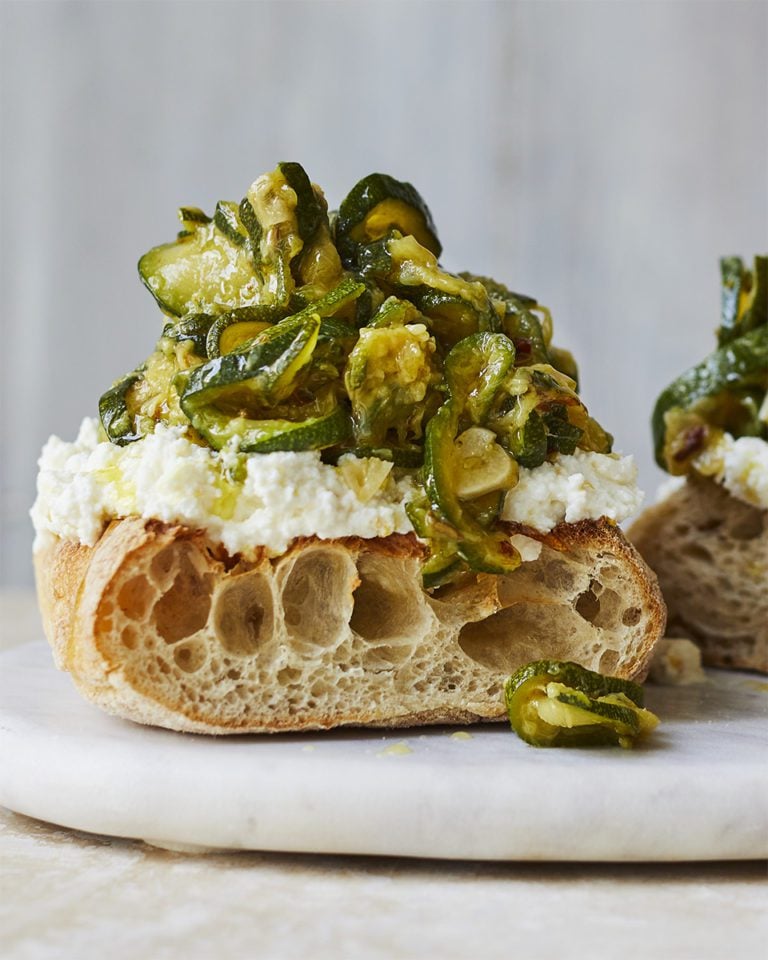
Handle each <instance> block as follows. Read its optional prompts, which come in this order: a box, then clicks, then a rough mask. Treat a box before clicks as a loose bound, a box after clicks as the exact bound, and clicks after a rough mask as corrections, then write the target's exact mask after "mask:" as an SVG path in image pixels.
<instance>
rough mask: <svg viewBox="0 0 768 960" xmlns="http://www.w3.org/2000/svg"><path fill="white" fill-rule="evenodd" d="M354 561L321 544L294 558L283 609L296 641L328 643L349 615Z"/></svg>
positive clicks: (287, 627)
mask: <svg viewBox="0 0 768 960" xmlns="http://www.w3.org/2000/svg"><path fill="white" fill-rule="evenodd" d="M354 578H355V570H354V565H353V564H352V563H351V562H350V560H349V558H348V556H347V555H346V554H345V553H344V552H343V551H341V550H336V549H329V548H323V547H317V548H314V549H309V550H306V551H305V552H304V553H302V554H301V555H300V556H299V557H298V559H296V560H294V561H292V562H291V565H290V572H289V573H288V575H287V577H286V579H285V583H284V586H283V611H284V614H285V626H286V631H287V633H288V637H289V638H290V639H291V640H292V641H293V643H294V644H298V645H301V644H304V643H307V644H311V645H312V646H314V647H327V646H328V643H329V641H332V640H335V639H336V637H338V635H339V632H340V631H341V629H342V628H343V627H344V626H345V625H346V623H347V620H348V617H349V597H350V594H351V591H352V586H353V583H354Z"/></svg>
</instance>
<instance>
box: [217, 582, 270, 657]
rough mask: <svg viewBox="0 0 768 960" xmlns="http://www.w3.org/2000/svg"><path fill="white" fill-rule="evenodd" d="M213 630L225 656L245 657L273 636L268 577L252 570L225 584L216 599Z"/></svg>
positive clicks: (253, 652)
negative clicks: (225, 652)
mask: <svg viewBox="0 0 768 960" xmlns="http://www.w3.org/2000/svg"><path fill="white" fill-rule="evenodd" d="M213 626H214V631H215V633H216V637H217V638H218V641H219V643H220V644H221V645H222V647H223V648H224V649H225V650H226V651H227V652H228V653H232V654H235V655H236V656H240V657H247V656H252V655H253V654H255V653H256V652H257V651H258V650H259V649H261V647H263V645H264V644H265V643H266V642H267V641H268V640H270V639H271V638H272V636H273V634H274V603H273V601H272V591H271V589H270V586H269V581H268V579H267V577H266V576H265V575H264V574H263V573H261V572H259V571H258V570H253V571H251V572H249V573H242V574H240V575H239V576H236V577H231V578H230V579H229V580H228V581H226V583H225V585H224V587H223V589H222V590H220V591H219V592H218V593H217V595H216V601H215V604H214V610H213Z"/></svg>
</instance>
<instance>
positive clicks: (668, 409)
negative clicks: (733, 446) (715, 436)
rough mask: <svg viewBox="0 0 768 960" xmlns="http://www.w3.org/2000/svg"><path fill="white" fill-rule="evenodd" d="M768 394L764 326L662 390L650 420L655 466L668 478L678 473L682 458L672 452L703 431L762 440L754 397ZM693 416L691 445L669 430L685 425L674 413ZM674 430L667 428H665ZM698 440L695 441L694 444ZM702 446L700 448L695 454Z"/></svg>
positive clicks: (685, 446) (766, 329)
mask: <svg viewBox="0 0 768 960" xmlns="http://www.w3.org/2000/svg"><path fill="white" fill-rule="evenodd" d="M766 390H768V325H762V326H759V327H756V328H755V329H754V330H750V331H749V332H748V333H745V334H743V335H742V336H740V337H737V338H736V339H734V340H730V341H728V342H727V343H726V344H725V345H724V346H722V347H720V348H718V349H717V350H715V351H714V352H713V353H711V354H710V355H709V356H708V357H706V358H705V359H704V360H702V361H701V363H698V364H696V366H694V367H691V369H690V370H687V371H686V372H685V373H684V374H682V376H680V377H678V378H677V380H675V381H674V382H673V383H671V384H670V385H669V386H668V387H667V388H666V390H664V391H663V392H662V393H661V395H660V396H659V398H658V400H657V401H656V406H655V407H654V410H653V416H652V418H651V426H652V429H653V441H654V447H655V452H656V462H657V463H658V464H659V466H660V467H663V468H664V469H665V470H669V471H670V472H672V473H679V472H680V469H681V468H680V464H681V463H683V462H684V461H685V458H684V457H683V458H680V457H679V456H678V454H676V453H674V454H673V453H671V452H670V451H673V450H683V451H685V450H687V449H688V448H689V447H691V446H692V444H693V443H694V440H696V438H698V441H702V440H703V435H704V433H706V431H707V429H708V426H715V427H719V428H722V429H724V430H728V432H729V433H731V434H733V436H736V437H738V436H744V435H748V434H756V435H757V436H760V435H763V434H764V433H765V432H766V425H765V424H764V423H763V422H762V421H761V420H760V418H759V404H757V409H756V404H755V393H756V392H757V393H758V394H759V395H761V396H764V395H765V391H766ZM681 412H682V413H689V414H693V415H698V416H699V419H700V421H701V422H700V423H699V424H695V425H694V426H693V428H692V429H693V430H695V436H694V434H693V433H691V435H690V442H686V440H685V437H683V438H682V443H681V442H679V441H680V438H679V437H678V436H677V433H678V431H677V430H675V429H674V427H675V425H676V424H677V425H678V426H679V425H681V424H685V426H686V429H689V428H691V425H690V424H689V423H687V421H685V420H684V419H680V418H679V417H677V416H675V415H676V414H679V413H681ZM670 427H671V428H673V429H671V430H670V429H668V428H670ZM698 441H697V442H698ZM700 449H702V447H699V450H700Z"/></svg>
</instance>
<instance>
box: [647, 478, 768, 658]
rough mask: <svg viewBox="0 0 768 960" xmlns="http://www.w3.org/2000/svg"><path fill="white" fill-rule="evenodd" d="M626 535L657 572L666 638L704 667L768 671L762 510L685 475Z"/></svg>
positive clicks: (767, 549)
mask: <svg viewBox="0 0 768 960" xmlns="http://www.w3.org/2000/svg"><path fill="white" fill-rule="evenodd" d="M629 537H630V539H631V540H632V542H633V543H634V544H635V546H636V547H637V548H638V550H639V551H640V552H641V553H642V555H643V556H644V557H645V559H646V560H647V562H648V563H649V564H650V565H651V567H652V568H653V569H654V570H655V571H656V574H657V575H658V578H659V583H660V585H661V590H662V593H663V594H664V599H665V600H666V602H667V606H668V608H669V629H670V632H671V633H674V634H675V635H681V636H685V637H689V638H690V639H691V640H695V641H696V643H697V644H698V645H699V646H700V647H701V651H702V659H703V661H704V663H706V664H710V665H711V666H717V667H741V668H745V669H748V670H760V671H762V672H764V673H768V510H765V509H761V508H760V507H756V506H751V505H750V504H748V503H745V502H744V501H743V500H739V499H738V498H736V497H734V496H731V494H730V493H728V491H727V490H726V489H725V488H724V487H723V486H721V485H720V484H718V483H716V482H715V481H714V480H710V479H708V478H707V477H702V476H699V475H698V474H691V475H690V476H689V477H688V478H687V479H686V481H685V484H684V485H683V486H682V487H681V488H680V489H679V490H676V491H675V492H674V493H673V494H671V495H670V496H669V497H667V499H666V500H662V501H661V502H660V503H657V504H655V505H654V506H652V507H650V508H648V509H647V510H646V511H645V512H644V513H643V514H642V515H641V516H640V517H639V519H638V520H637V521H635V523H634V524H633V525H632V527H631V528H630V530H629Z"/></svg>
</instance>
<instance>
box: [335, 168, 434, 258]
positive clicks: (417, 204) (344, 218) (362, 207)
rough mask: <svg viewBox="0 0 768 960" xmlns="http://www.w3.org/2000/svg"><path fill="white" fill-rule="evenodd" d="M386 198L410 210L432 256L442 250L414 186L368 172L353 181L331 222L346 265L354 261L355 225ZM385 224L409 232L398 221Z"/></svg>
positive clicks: (423, 203)
mask: <svg viewBox="0 0 768 960" xmlns="http://www.w3.org/2000/svg"><path fill="white" fill-rule="evenodd" d="M389 200H395V201H400V202H401V203H402V204H403V205H404V206H405V207H406V208H408V209H409V210H411V211H413V213H414V215H415V216H417V217H418V218H420V220H421V221H422V222H423V231H424V233H423V236H424V239H425V241H426V242H425V246H426V247H427V248H428V249H429V250H430V251H431V252H432V253H434V255H435V256H436V257H439V256H440V254H441V253H442V246H441V244H440V241H439V239H438V237H437V230H436V228H435V224H434V221H433V220H432V214H431V213H430V212H429V208H428V207H427V205H426V203H425V202H424V200H423V199H422V197H421V195H420V194H419V192H418V190H416V188H415V187H413V186H412V185H411V184H410V183H404V182H402V181H401V180H395V178H394V177H390V176H388V175H387V174H385V173H372V174H370V175H369V176H367V177H364V178H363V179H362V180H360V181H359V182H358V183H356V184H355V186H354V187H353V188H352V189H351V190H350V191H349V193H348V194H347V196H346V197H345V198H344V200H342V202H341V206H340V207H339V214H338V217H337V219H336V225H335V240H336V246H337V248H338V250H339V253H340V255H341V258H342V260H343V261H344V263H345V264H346V265H348V266H351V265H352V264H353V263H354V262H355V255H356V253H357V248H358V245H359V244H358V242H356V241H355V240H353V239H352V233H353V231H354V229H355V227H357V226H358V225H359V224H361V223H363V221H364V220H365V218H366V217H367V216H368V215H369V214H370V213H371V212H372V211H373V210H374V208H375V207H377V206H379V204H382V203H385V202H386V201H389ZM389 227H390V229H392V228H394V229H399V230H400V232H401V233H403V234H408V233H410V230H408V229H407V227H405V228H403V227H404V225H403V224H402V223H400V224H398V223H397V222H394V223H391V224H389ZM369 239H370V240H378V239H380V237H370V238H369Z"/></svg>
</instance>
